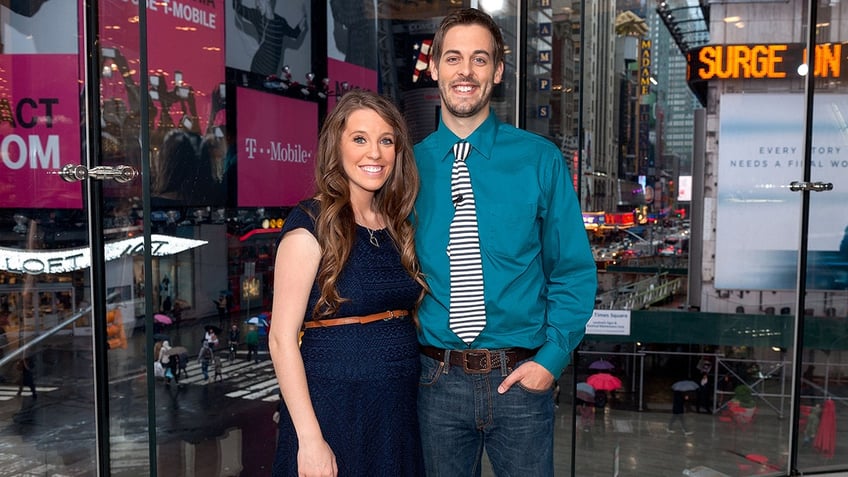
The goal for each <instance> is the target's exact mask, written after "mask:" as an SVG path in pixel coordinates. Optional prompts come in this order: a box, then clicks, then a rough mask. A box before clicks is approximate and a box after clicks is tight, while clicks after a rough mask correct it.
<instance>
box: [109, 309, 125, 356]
mask: <svg viewBox="0 0 848 477" xmlns="http://www.w3.org/2000/svg"><path fill="white" fill-rule="evenodd" d="M106 345H107V346H108V347H109V349H118V348H122V349H127V334H126V332H125V331H124V320H122V319H121V310H120V309H118V308H112V309H111V310H109V311H107V312H106Z"/></svg>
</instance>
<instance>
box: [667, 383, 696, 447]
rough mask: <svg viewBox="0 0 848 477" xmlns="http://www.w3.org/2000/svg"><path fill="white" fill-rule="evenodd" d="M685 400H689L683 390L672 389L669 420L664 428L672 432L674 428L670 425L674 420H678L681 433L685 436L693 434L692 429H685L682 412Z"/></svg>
mask: <svg viewBox="0 0 848 477" xmlns="http://www.w3.org/2000/svg"><path fill="white" fill-rule="evenodd" d="M687 400H689V396H687V395H686V394H685V393H684V392H683V391H673V395H672V398H671V420H670V421H668V426H667V427H666V430H667V431H668V432H669V433H671V434H673V433H674V428H673V427H672V426H673V425H674V423H675V422H679V423H680V428H681V429H683V434H685V435H687V436H689V435H692V434H693V431H690V430H688V429H686V417H685V416H684V414H685V413H686V401H687Z"/></svg>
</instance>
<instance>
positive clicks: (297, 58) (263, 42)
mask: <svg viewBox="0 0 848 477" xmlns="http://www.w3.org/2000/svg"><path fill="white" fill-rule="evenodd" d="M219 4H225V5H226V10H227V11H226V23H227V66H228V67H230V68H235V69H238V70H242V71H249V72H251V73H256V74H259V75H262V76H270V75H276V76H280V77H282V71H283V67H284V66H288V67H289V70H290V71H291V74H292V79H293V80H294V81H297V82H300V83H305V82H306V74H307V73H309V72H311V70H312V45H311V42H310V38H311V34H310V31H309V25H310V21H311V20H310V2H309V1H308V0H294V1H289V0H286V1H283V0H228V1H226V2H219Z"/></svg>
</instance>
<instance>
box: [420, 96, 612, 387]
mask: <svg viewBox="0 0 848 477" xmlns="http://www.w3.org/2000/svg"><path fill="white" fill-rule="evenodd" d="M459 139H463V138H458V137H457V136H456V135H454V134H453V133H452V132H451V131H450V130H449V129H448V128H447V127H446V126H445V125H444V124H443V123H442V122H441V121H440V123H439V128H438V129H437V130H436V131H435V132H433V133H432V134H430V135H429V136H428V137H427V138H425V139H424V140H423V141H422V142H420V143H419V144H417V145H416V146H415V159H416V162H417V164H418V168H419V171H420V175H421V190H420V192H419V195H418V199H417V202H416V214H417V217H416V223H415V227H416V233H415V239H416V251H417V253H418V257H419V260H420V262H421V267H422V269H423V271H424V274H425V275H426V278H427V283H428V285H429V286H430V291H431V293H430V294H428V295H427V297H426V298H425V299H424V302H423V303H422V306H421V308H420V311H419V316H418V318H419V321H420V324H421V327H420V336H419V338H420V341H421V342H422V344H425V345H430V346H435V347H438V348H446V349H464V348H468V346H466V344H465V343H464V342H463V341H462V340H461V339H460V338H459V337H458V336H456V335H455V334H454V333H453V332H452V331H451V330H450V328H449V326H448V310H449V308H450V265H449V258H448V255H447V248H448V230H449V227H450V222H451V219H452V218H453V215H454V207H453V203H452V201H451V192H450V186H451V168H452V165H453V153H452V151H451V148H452V146H453V144H454V143H456V142H457V141H458V140H459ZM464 139H466V140H467V141H468V142H470V143H471V145H472V150H471V153H470V154H469V156H468V159H467V160H466V162H467V164H468V169H469V172H470V175H471V183H472V188H473V190H474V197H475V202H476V204H477V221H478V224H479V233H480V248H481V255H482V260H483V275H484V280H483V281H484V290H485V291H484V293H485V300H486V327H485V329H484V330H483V332H482V333H481V334H480V335H479V336H478V337H477V339H476V340H475V341H474V342H473V343H472V344H471V346H470V347H471V348H474V349H481V348H488V349H496V348H506V347H521V348H530V349H535V348H541V349H540V351H539V353H538V354H537V355H536V357H535V358H534V360H535V361H536V362H538V363H539V364H541V365H542V366H544V367H545V368H546V369H547V370H548V371H550V372H551V374H553V375H554V378H558V377H559V375H560V374H561V373H562V371H563V370H564V368H565V366H566V365H567V364H568V362H569V359H570V353H571V352H572V351H573V350H574V348H575V347H576V346H577V345H578V344H579V343H580V340H581V339H582V338H583V335H584V333H585V325H586V322H587V321H588V319H589V318H590V317H591V315H592V310H593V308H594V303H595V292H596V288H597V270H596V267H595V262H594V259H593V257H592V253H591V249H590V247H589V242H588V238H587V234H586V231H585V229H584V227H583V218H582V214H581V211H580V205H579V203H578V202H577V195H576V194H575V192H574V188H573V186H572V178H571V177H570V176H569V174H568V169H567V167H566V165H565V161H564V159H563V157H562V153H561V152H560V151H559V149H557V147H556V146H554V144H553V143H551V142H550V141H548V140H546V139H544V138H542V137H541V136H537V135H535V134H532V133H529V132H527V131H523V130H520V129H517V128H515V127H513V126H511V125H508V124H505V123H502V122H500V121H499V120H498V119H497V118H496V117H495V115H494V112H493V111H490V112H489V117H488V119H486V121H485V122H484V123H483V124H481V125H480V126H479V127H478V128H477V129H476V130H475V131H474V132H473V133H472V134H471V135H470V136H469V137H467V138H464Z"/></svg>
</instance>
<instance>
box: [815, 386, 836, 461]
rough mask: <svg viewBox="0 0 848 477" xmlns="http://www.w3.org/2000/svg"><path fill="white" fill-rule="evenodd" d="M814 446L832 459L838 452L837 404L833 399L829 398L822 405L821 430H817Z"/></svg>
mask: <svg viewBox="0 0 848 477" xmlns="http://www.w3.org/2000/svg"><path fill="white" fill-rule="evenodd" d="M813 447H815V448H816V449H818V450H819V451H821V453H822V454H824V456H825V457H827V458H828V459H832V458H833V454H834V453H835V452H836V405H835V404H834V403H833V399H828V400H827V401H825V402H824V405H823V406H822V411H821V420H820V421H819V430H818V432H816V440H815V441H813Z"/></svg>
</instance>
